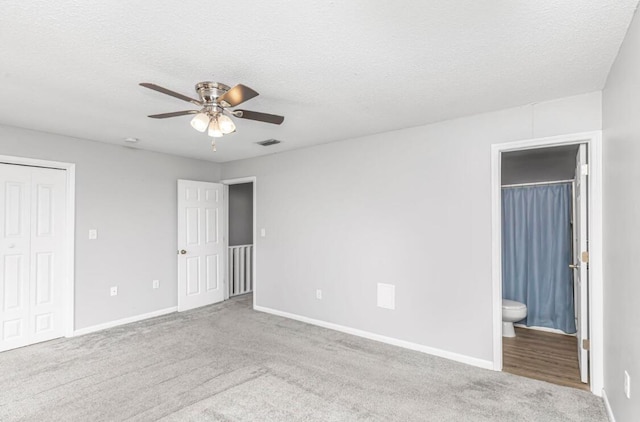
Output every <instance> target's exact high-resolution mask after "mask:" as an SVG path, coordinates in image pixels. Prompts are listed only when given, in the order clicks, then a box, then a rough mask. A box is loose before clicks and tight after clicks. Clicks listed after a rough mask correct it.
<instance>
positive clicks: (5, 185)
mask: <svg viewBox="0 0 640 422" xmlns="http://www.w3.org/2000/svg"><path fill="white" fill-rule="evenodd" d="M66 194H67V193H66V172H65V171H64V170H55V169H45V168H38V167H27V166H18V165H9V164H0V311H1V312H0V351H4V350H9V349H13V348H16V347H21V346H26V345H28V344H33V343H38V342H41V341H46V340H51V339H54V338H57V337H62V336H63V335H64V316H65V312H64V294H63V293H64V288H65V285H66V276H67V271H66V265H65V263H66V257H65V253H66V248H65V241H66V239H65V235H66Z"/></svg>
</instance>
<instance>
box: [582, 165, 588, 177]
mask: <svg viewBox="0 0 640 422" xmlns="http://www.w3.org/2000/svg"><path fill="white" fill-rule="evenodd" d="M580 175H581V176H588V175H589V164H583V165H582V166H580Z"/></svg>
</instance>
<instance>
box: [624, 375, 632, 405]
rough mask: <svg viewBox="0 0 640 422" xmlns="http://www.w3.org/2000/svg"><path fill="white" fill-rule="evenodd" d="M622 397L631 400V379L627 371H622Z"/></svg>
mask: <svg viewBox="0 0 640 422" xmlns="http://www.w3.org/2000/svg"><path fill="white" fill-rule="evenodd" d="M624 395H625V396H627V398H628V399H630V398H631V377H630V376H629V373H628V372H627V371H624Z"/></svg>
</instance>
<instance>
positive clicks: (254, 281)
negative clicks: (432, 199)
mask: <svg viewBox="0 0 640 422" xmlns="http://www.w3.org/2000/svg"><path fill="white" fill-rule="evenodd" d="M220 183H222V184H223V185H227V187H226V188H225V192H224V195H225V198H226V206H225V213H224V215H225V225H226V227H227V233H226V234H225V236H224V241H225V249H224V256H225V259H226V262H229V256H228V254H229V185H240V184H243V183H253V253H252V254H251V280H252V286H251V287H252V292H253V308H254V309H255V307H256V303H257V301H256V296H257V295H256V291H257V289H256V286H257V285H258V278H257V276H256V275H257V273H258V272H257V262H258V260H257V259H256V256H257V254H258V244H257V240H258V238H257V236H256V233H257V230H258V226H257V216H258V211H257V210H258V178H257V177H256V176H246V177H236V178H233V179H224V180H221V181H220ZM224 279H225V283H224V284H225V300H226V299H229V271H227V272H226V274H225V278H224Z"/></svg>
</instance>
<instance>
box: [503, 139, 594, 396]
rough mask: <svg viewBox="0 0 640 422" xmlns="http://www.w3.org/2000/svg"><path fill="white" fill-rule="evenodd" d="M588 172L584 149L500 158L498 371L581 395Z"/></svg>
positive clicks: (573, 147)
mask: <svg viewBox="0 0 640 422" xmlns="http://www.w3.org/2000/svg"><path fill="white" fill-rule="evenodd" d="M587 168H588V163H587V155H586V145H585V144H575V145H565V146H558V147H547V148H536V149H528V150H521V151H511V152H505V153H503V154H502V169H501V177H502V179H501V182H502V298H503V299H504V301H503V321H506V322H503V333H502V335H503V343H502V346H503V347H502V351H503V370H504V371H505V372H510V373H513V374H516V375H522V376H526V377H529V378H536V379H540V380H543V381H548V382H552V383H555V384H559V385H564V386H569V387H575V388H581V389H588V354H587V350H585V349H583V348H582V347H580V346H581V340H585V339H586V330H585V329H584V328H583V324H584V323H586V322H587V321H586V320H587V315H588V305H587V303H586V301H585V300H583V298H582V295H581V291H582V290H584V289H582V287H583V286H584V287H586V284H585V283H581V280H585V279H586V277H587V274H586V273H587V271H586V268H581V266H582V267H584V266H585V265H588V264H587V263H586V262H584V263H582V262H579V261H576V259H574V257H575V256H577V257H578V259H579V256H580V253H576V251H577V250H580V251H584V252H586V251H587V245H586V234H587V228H586V225H587V221H586V218H585V216H586V212H587V209H586V195H583V194H581V193H583V191H584V190H585V187H586V178H587ZM581 264H582V265H581ZM583 270H584V271H583ZM581 273H583V274H581ZM583 293H584V294H585V296H586V290H585V291H584V292H583ZM585 325H586V324H585ZM513 326H515V329H514V328H513ZM581 328H582V329H581Z"/></svg>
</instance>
